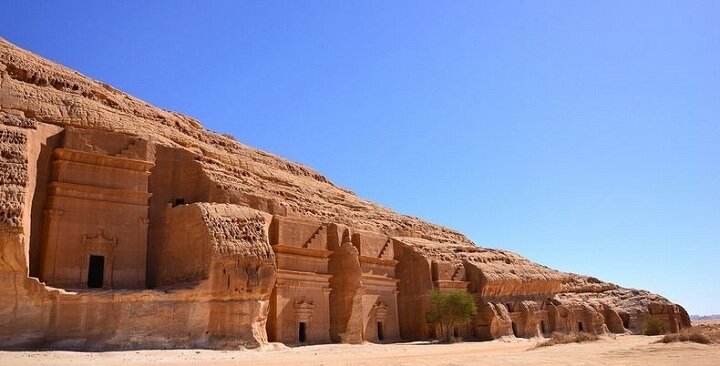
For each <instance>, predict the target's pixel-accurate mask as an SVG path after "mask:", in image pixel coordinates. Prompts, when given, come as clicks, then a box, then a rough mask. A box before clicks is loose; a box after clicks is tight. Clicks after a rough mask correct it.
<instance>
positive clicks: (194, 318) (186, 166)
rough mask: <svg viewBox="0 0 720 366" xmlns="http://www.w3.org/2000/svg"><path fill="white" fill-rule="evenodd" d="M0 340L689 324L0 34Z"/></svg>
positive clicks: (187, 343) (648, 299)
mask: <svg viewBox="0 0 720 366" xmlns="http://www.w3.org/2000/svg"><path fill="white" fill-rule="evenodd" d="M0 153H1V154H0V198H1V199H0V347H2V348H12V347H24V348H27V347H41V346H44V347H56V348H75V349H115V348H150V347H215V348H231V347H240V346H245V347H254V346H258V345H261V344H264V343H266V342H268V341H280V342H285V343H289V344H297V343H325V342H349V343H358V342H362V341H364V340H369V341H394V340H400V339H427V338H430V337H434V336H435V335H436V329H434V328H433V327H432V326H430V325H428V324H426V322H425V320H424V313H425V311H426V310H427V307H428V297H427V294H428V293H429V291H431V290H433V289H439V290H441V291H466V292H469V293H470V294H472V295H473V296H474V297H475V298H476V301H477V304H478V306H479V313H478V315H477V316H476V317H475V318H474V319H473V321H472V322H471V323H470V324H468V325H466V326H463V327H459V328H458V329H456V330H455V332H456V333H457V335H458V336H462V337H463V338H466V339H478V340H484V339H493V338H498V337H503V336H517V337H532V336H538V335H541V334H548V333H550V332H552V331H566V332H571V331H578V330H583V331H591V332H597V333H601V332H614V333H624V332H638V331H641V330H642V324H643V321H644V319H645V318H646V317H648V316H652V317H657V318H660V319H662V320H664V321H665V322H666V323H667V324H668V326H669V328H670V329H671V330H675V329H678V328H682V327H687V326H689V325H690V322H689V318H688V316H687V314H686V312H685V310H684V309H682V307H680V306H679V305H676V304H673V303H671V302H669V301H668V300H666V299H664V298H662V297H660V296H658V295H654V294H651V293H648V292H646V291H639V290H631V289H624V288H620V287H618V286H615V285H613V284H609V283H605V282H602V281H599V280H597V279H594V278H591V277H584V276H579V275H574V274H569V273H562V272H559V271H555V270H552V269H550V268H547V267H544V266H542V265H539V264H536V263H533V262H531V261H529V260H527V259H525V258H523V257H521V256H519V255H517V254H514V253H510V252H507V251H503V250H495V249H486V248H480V247H477V246H475V245H474V244H473V243H472V242H471V241H470V240H468V239H467V238H466V237H465V236H463V235H462V234H460V233H458V232H456V231H453V230H450V229H447V228H444V227H440V226H437V225H432V224H430V223H427V222H424V221H422V220H419V219H417V218H413V217H409V216H404V215H399V214H396V213H394V212H392V211H391V210H388V209H386V208H383V207H381V206H378V205H376V204H373V203H371V202H368V201H366V200H363V199H361V198H359V197H357V196H355V195H354V194H353V193H352V192H350V191H348V190H346V189H343V188H341V187H337V186H335V185H333V184H332V183H331V182H329V181H328V180H327V179H326V178H325V177H323V176H322V175H320V174H319V173H317V172H315V171H313V170H312V169H309V168H307V167H304V166H301V165H299V164H295V163H292V162H289V161H287V160H285V159H282V158H280V157H277V156H274V155H272V154H268V153H266V152H263V151H260V150H257V149H253V148H250V147H247V146H244V145H242V144H240V143H238V142H237V141H234V140H233V139H231V138H228V137H225V136H222V135H220V134H217V133H214V132H211V131H208V130H206V129H204V128H203V127H202V126H201V125H200V123H199V122H198V121H196V120H194V119H192V118H189V117H187V116H183V115H180V114H177V113H174V112H169V111H164V110H161V109H158V108H155V107H152V106H150V105H148V104H147V103H145V102H142V101H140V100H138V99H136V98H133V97H132V96H129V95H127V94H125V93H122V92H120V91H118V90H116V89H114V88H112V87H110V86H108V85H106V84H103V83H100V82H97V81H93V80H91V79H88V78H87V77H84V76H83V75H80V74H78V73H77V72H75V71H72V70H69V69H67V68H64V67H62V66H59V65H57V64H54V63H52V62H49V61H47V60H44V59H42V58H40V57H38V56H35V55H33V54H31V53H29V52H27V51H24V50H21V49H18V48H17V47H15V46H13V45H11V44H10V43H8V42H6V41H4V40H2V39H0Z"/></svg>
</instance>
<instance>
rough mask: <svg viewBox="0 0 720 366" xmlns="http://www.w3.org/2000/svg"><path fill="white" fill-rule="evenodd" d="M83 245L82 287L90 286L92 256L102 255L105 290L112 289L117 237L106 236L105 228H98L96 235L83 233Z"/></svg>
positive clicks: (103, 287)
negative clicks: (89, 273)
mask: <svg viewBox="0 0 720 366" xmlns="http://www.w3.org/2000/svg"><path fill="white" fill-rule="evenodd" d="M82 246H83V248H84V250H85V252H84V253H83V254H82V267H81V268H82V271H81V272H80V287H82V288H88V283H87V282H88V272H89V267H88V266H89V265H90V256H91V255H95V256H101V257H104V258H105V263H104V265H105V266H104V268H103V285H102V288H101V289H103V290H107V289H112V288H113V285H112V282H113V278H112V273H113V254H114V252H115V247H117V239H116V238H106V237H105V234H104V233H103V230H102V229H100V230H98V233H97V234H96V235H92V236H91V235H83V238H82Z"/></svg>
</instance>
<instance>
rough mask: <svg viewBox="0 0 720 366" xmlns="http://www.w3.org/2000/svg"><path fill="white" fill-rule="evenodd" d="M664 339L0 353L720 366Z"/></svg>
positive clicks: (174, 359)
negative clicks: (548, 343)
mask: <svg viewBox="0 0 720 366" xmlns="http://www.w3.org/2000/svg"><path fill="white" fill-rule="evenodd" d="M660 338H661V337H646V336H618V337H616V338H614V339H613V338H605V339H602V340H600V341H598V342H593V343H585V344H566V345H557V346H553V347H543V348H538V349H534V346H535V344H536V343H538V340H514V341H502V340H496V341H492V342H466V343H457V344H428V343H399V344H386V345H379V344H364V345H342V344H331V345H319V346H306V347H297V348H288V347H285V346H282V345H271V346H269V347H267V348H266V349H262V350H244V351H209V350H168V351H124V352H96V353H86V352H64V351H63V352H60V351H51V352H0V365H17V366H22V365H77V366H83V365H110V366H113V365H117V366H121V365H122V366H134V365H198V364H206V365H213V366H226V365H263V366H271V365H283V366H295V365H373V366H380V365H529V364H536V365H539V364H547V365H674V366H677V365H720V345H711V346H709V345H701V344H695V343H674V344H662V343H659V344H658V343H655V342H657V341H658V340H659V339H660Z"/></svg>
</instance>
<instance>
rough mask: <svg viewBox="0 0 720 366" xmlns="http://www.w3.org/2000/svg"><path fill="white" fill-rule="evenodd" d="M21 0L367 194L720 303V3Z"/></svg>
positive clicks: (103, 61)
mask: <svg viewBox="0 0 720 366" xmlns="http://www.w3.org/2000/svg"><path fill="white" fill-rule="evenodd" d="M3 3H4V4H2V5H3V6H2V9H3V11H2V12H0V36H1V37H4V38H6V39H7V40H9V41H11V42H13V43H15V44H17V45H19V46H21V47H24V48H26V49H29V50H31V51H33V52H35V53H37V54H40V55H41V56H44V57H46V58H49V59H51V60H54V61H57V62H60V63H62V64H65V65H67V66H69V67H71V68H74V69H77V70H79V71H80V72H82V73H84V74H86V75H88V76H91V77H93V78H95V79H98V80H102V81H104V82H107V83H109V84H112V85H114V86H116V87H118V88H119V89H122V90H124V91H126V92H129V93H131V94H133V95H135V96H138V97H140V98H142V99H145V100H146V101H148V102H150V103H153V104H155V105H157V106H159V107H162V108H165V109H170V110H176V111H179V112H182V113H185V114H188V115H191V116H193V117H196V118H198V119H200V120H201V121H202V122H203V123H204V124H205V125H206V126H207V127H208V128H210V129H213V130H216V131H221V132H226V133H230V134H233V135H235V136H236V137H237V138H238V139H239V140H240V141H243V142H244V143H246V144H249V145H252V146H256V147H259V148H262V149H265V150H268V151H271V152H273V153H277V154H279V155H281V156H284V157H286V158H289V159H291V160H294V161H298V162H301V163H303V164H306V165H309V166H311V167H313V168H315V169H317V170H319V171H320V172H322V173H323V174H325V175H326V176H327V177H329V178H330V179H331V180H332V181H333V182H335V183H336V184H339V185H342V186H345V187H347V188H350V189H352V190H353V191H355V192H356V193H357V194H359V195H360V196H362V197H364V198H367V199H370V200H373V201H375V202H378V203H381V204H383V205H386V206H389V207H391V208H393V209H395V210H396V211H398V212H401V213H406V214H411V215H414V216H419V217H422V218H424V219H427V220H429V221H432V222H435V223H440V224H444V225H446V226H449V227H453V228H455V229H458V230H460V231H462V232H464V233H466V234H467V235H468V236H469V237H470V238H471V239H473V240H474V241H475V242H476V243H478V244H479V245H482V246H488V247H497V248H505V249H509V250H512V251H515V252H518V253H520V254H522V255H524V256H527V257H528V258H530V259H532V260H535V261H537V262H540V263H543V264H545V265H548V266H551V267H554V268H557V269H560V270H565V271H571V272H579V273H585V274H590V275H593V276H596V277H598V278H601V279H604V280H607V281H611V282H614V283H617V284H620V285H623V286H628V287H637V288H644V289H648V290H651V291H654V292H658V293H660V294H662V295H664V296H666V297H668V298H670V299H671V300H673V301H676V302H679V303H681V304H683V305H685V306H686V308H687V309H688V311H689V312H690V313H696V314H708V313H720V291H719V290H720V286H719V285H718V280H720V265H719V264H718V262H719V260H720V164H719V163H720V66H719V65H720V26H718V21H717V20H718V19H720V2H717V1H706V2H694V1H674V2H668V1H647V2H638V1H548V2H542V1H527V2H524V1H519V2H518V1H502V2H481V1H471V2H463V1H452V2H447V1H436V2H424V1H392V2H381V1H328V2H321V1H306V2H301V1H281V2H272V1H258V2H253V3H250V2H239V1H237V2H236V1H226V2H223V1H213V2H190V1H172V2H170V1H165V2H163V1H154V2H152V4H148V3H150V2H145V1H135V2H133V1H117V2H96V1H74V2H50V1H29V0H28V1H3Z"/></svg>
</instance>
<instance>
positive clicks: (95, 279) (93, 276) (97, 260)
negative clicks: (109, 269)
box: [87, 255, 105, 288]
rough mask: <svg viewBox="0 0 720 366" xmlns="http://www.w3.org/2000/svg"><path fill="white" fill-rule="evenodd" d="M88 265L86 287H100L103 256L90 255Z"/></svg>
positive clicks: (103, 268)
mask: <svg viewBox="0 0 720 366" xmlns="http://www.w3.org/2000/svg"><path fill="white" fill-rule="evenodd" d="M88 266H89V267H88V278H87V285H88V288H102V287H103V273H104V272H105V257H103V256H101V255H91V256H90V263H89V265H88Z"/></svg>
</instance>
